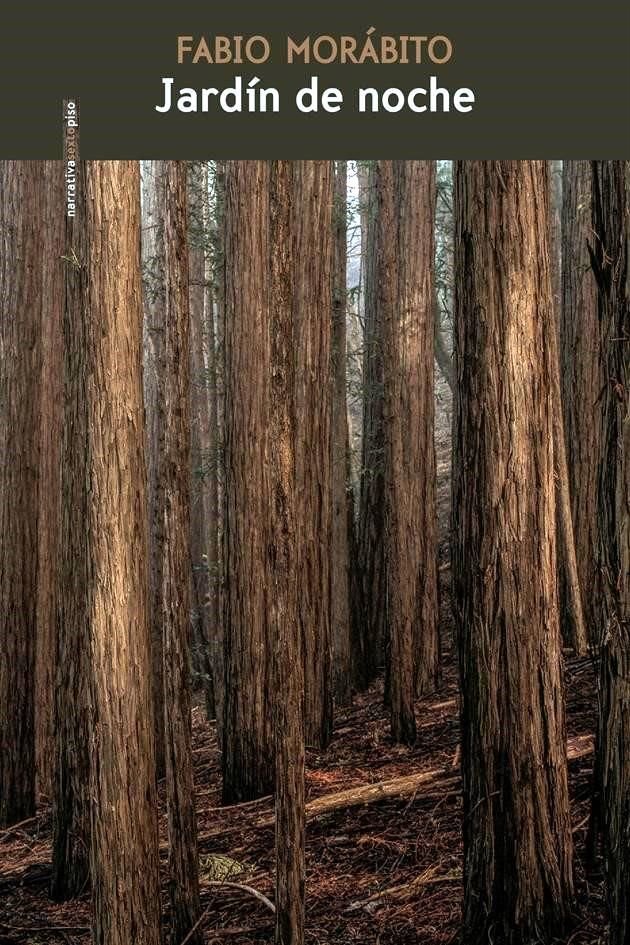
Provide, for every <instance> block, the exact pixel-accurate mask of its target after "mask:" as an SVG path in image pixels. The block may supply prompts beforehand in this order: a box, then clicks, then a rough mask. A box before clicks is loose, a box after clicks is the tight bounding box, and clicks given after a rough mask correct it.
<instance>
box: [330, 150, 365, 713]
mask: <svg viewBox="0 0 630 945" xmlns="http://www.w3.org/2000/svg"><path fill="white" fill-rule="evenodd" d="M347 173H348V168H347V162H346V161H337V162H336V166H335V177H334V206H333V248H334V267H333V304H332V318H333V325H332V367H333V398H332V506H333V510H332V565H331V593H332V605H331V621H332V638H333V649H334V670H335V673H334V675H335V696H336V699H337V703H338V704H339V705H346V704H348V703H349V702H350V700H351V697H352V680H353V673H354V668H353V665H352V660H353V657H356V656H357V653H356V652H353V648H354V644H355V639H354V634H353V632H352V631H353V626H352V619H353V616H352V614H351V611H350V594H351V583H350V582H351V579H352V575H351V568H352V567H353V563H352V562H351V561H350V550H351V546H352V529H353V514H352V509H350V508H349V505H350V502H349V490H348V471H349V470H348V464H349V456H348V453H349V442H348V405H347V401H346V303H347V288H346V279H347V258H346V257H347V247H346V240H347V222H346V216H347V191H348V184H347ZM359 655H360V654H359Z"/></svg>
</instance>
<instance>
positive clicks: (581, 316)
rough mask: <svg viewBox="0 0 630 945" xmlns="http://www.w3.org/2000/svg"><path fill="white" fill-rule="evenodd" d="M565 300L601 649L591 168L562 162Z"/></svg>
mask: <svg viewBox="0 0 630 945" xmlns="http://www.w3.org/2000/svg"><path fill="white" fill-rule="evenodd" d="M562 189H563V199H562V260H563V264H562V299H561V306H560V379H561V385H562V405H563V411H564V433H565V443H566V450H567V468H568V472H569V480H570V490H571V506H572V517H573V534H574V540H575V551H576V558H577V569H578V576H579V582H580V588H581V593H582V607H583V611H584V619H585V624H586V630H587V635H588V639H589V642H590V643H592V644H594V645H596V646H598V645H599V633H600V627H599V624H598V621H597V619H596V615H595V614H594V612H593V603H594V601H595V600H596V599H597V594H596V593H594V589H595V588H596V586H597V584H598V581H599V572H598V568H597V458H598V456H599V435H600V431H599V420H598V414H599V403H598V400H599V397H600V395H601V392H602V388H603V378H602V371H601V367H600V363H599V318H598V314H597V286H596V283H595V279H594V276H593V272H592V270H591V265H590V258H589V255H588V245H587V243H588V242H589V241H591V239H592V237H591V168H590V163H589V162H588V161H564V162H563V184H562Z"/></svg>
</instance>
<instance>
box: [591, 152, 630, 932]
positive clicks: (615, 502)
mask: <svg viewBox="0 0 630 945" xmlns="http://www.w3.org/2000/svg"><path fill="white" fill-rule="evenodd" d="M627 174H628V165H627V162H625V161H594V162H593V164H592V175H593V176H592V194H593V201H592V220H593V234H592V262H593V271H594V273H595V277H596V280H597V285H598V316H599V323H600V334H599V337H600V338H601V364H600V369H601V374H602V377H603V378H604V388H603V391H602V395H601V400H600V406H599V410H600V431H599V436H600V441H599V442H600V448H601V453H600V461H599V469H598V478H597V498H598V513H599V529H600V533H599V547H598V553H599V569H600V573H601V582H600V590H601V594H600V596H599V597H598V598H597V599H596V602H595V607H597V611H596V615H597V618H598V623H599V627H600V632H601V676H600V699H601V705H600V731H599V738H598V742H599V761H598V769H599V774H600V778H601V785H600V789H601V812H602V825H603V833H604V853H605V862H606V877H607V882H608V898H609V902H610V919H611V925H610V942H611V945H626V943H627V942H628V938H629V937H630V754H629V752H628V745H630V411H629V403H630V397H629V385H630V353H629V343H630V337H629V331H628V329H629V326H630V303H629V292H628V275H629V273H628V226H629V224H628V213H629V206H628V190H627V187H628V184H627Z"/></svg>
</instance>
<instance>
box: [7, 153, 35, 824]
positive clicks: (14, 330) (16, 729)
mask: <svg viewBox="0 0 630 945" xmlns="http://www.w3.org/2000/svg"><path fill="white" fill-rule="evenodd" d="M42 199H43V164H42V163H41V162H35V161H1V162H0V240H1V241H2V244H1V252H0V541H1V543H2V547H1V548H0V653H2V659H1V660H0V745H1V746H2V749H1V751H0V827H1V826H6V825H9V824H13V823H16V822H18V821H20V820H24V818H26V817H30V816H31V815H32V814H33V813H34V811H35V627H36V616H37V562H38V553H37V550H38V538H37V520H38V465H39V439H40V417H39V410H40V382H39V378H40V359H41V345H40V334H41V311H42V302H41V298H42V246H41V239H42V236H41V208H42Z"/></svg>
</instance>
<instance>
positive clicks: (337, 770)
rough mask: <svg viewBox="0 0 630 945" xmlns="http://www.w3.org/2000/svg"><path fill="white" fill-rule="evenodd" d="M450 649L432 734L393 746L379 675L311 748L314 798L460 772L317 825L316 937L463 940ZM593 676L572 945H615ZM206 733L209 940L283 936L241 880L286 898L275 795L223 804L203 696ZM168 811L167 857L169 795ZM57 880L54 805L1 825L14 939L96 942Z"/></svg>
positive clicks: (581, 764)
mask: <svg viewBox="0 0 630 945" xmlns="http://www.w3.org/2000/svg"><path fill="white" fill-rule="evenodd" d="M443 574H444V572H443ZM445 629H446V628H445ZM445 642H447V643H448V639H447V640H446V641H445ZM445 655H446V657H447V660H446V668H445V673H444V679H443V686H442V689H441V691H440V692H439V694H437V695H436V696H434V697H432V698H427V699H425V700H422V701H420V702H419V703H418V706H417V721H418V731H419V740H418V744H417V745H416V746H415V747H414V748H413V749H407V748H402V747H397V746H393V745H392V744H391V742H390V740H389V736H388V723H387V718H386V713H385V711H384V709H383V706H382V686H381V685H377V686H376V687H374V688H373V689H372V690H371V691H370V692H368V693H367V694H365V695H362V696H359V697H357V698H356V699H355V703H354V705H353V706H352V708H350V709H348V710H344V711H341V712H340V713H339V714H338V721H337V727H336V733H335V736H334V739H333V742H332V745H331V747H330V749H329V750H328V751H327V752H326V753H319V752H315V751H308V756H307V763H308V775H307V800H311V799H313V798H316V797H319V796H321V795H325V794H331V793H333V792H336V791H340V790H342V789H345V788H349V787H355V786H359V785H363V784H367V783H373V782H379V781H384V780H387V779H390V778H394V777H400V776H403V775H407V774H414V773H417V772H420V771H427V772H429V771H433V770H434V769H436V770H437V769H440V770H441V769H447V771H446V774H444V773H442V774H440V775H439V776H436V777H435V778H431V779H430V780H429V781H427V782H426V783H425V784H423V785H422V786H421V787H420V788H418V790H417V792H416V794H415V795H412V796H407V797H404V798H392V799H387V800H383V801H381V802H379V803H371V804H369V805H365V806H362V807H355V808H352V809H345V808H341V809H339V810H337V811H334V812H332V813H329V814H326V815H325V816H322V817H320V818H318V819H316V820H314V821H313V822H312V823H310V824H309V827H308V847H307V867H308V879H307V883H308V885H307V901H308V909H307V928H308V932H307V942H308V943H309V945H350V943H361V945H442V943H444V945H446V943H448V942H454V941H456V936H457V932H458V923H459V916H460V901H461V860H462V851H461V836H460V834H461V829H460V821H461V794H460V783H459V771H458V765H457V744H458V720H457V693H456V683H455V674H454V668H453V661H452V658H451V653H450V650H447V652H446V654H445ZM592 679H593V673H592V668H591V665H590V663H589V661H588V660H581V661H577V660H569V661H568V663H567V669H566V681H567V697H568V734H569V757H570V758H572V760H570V761H569V771H570V785H571V801H572V819H573V825H574V839H575V845H576V874H577V889H578V897H579V912H578V915H577V917H576V926H575V928H574V929H573V931H572V934H571V936H570V937H569V938H567V939H566V940H565V941H564V943H563V945H595V943H603V942H604V919H603V900H602V887H601V881H599V878H596V879H595V880H594V879H593V878H591V879H589V880H588V881H587V879H586V876H585V872H584V866H583V861H584V842H585V836H586V829H587V816H588V809H589V800H588V798H589V782H590V773H591V763H592V750H591V746H592V739H591V736H592V733H593V728H594V719H595V715H594V711H593V707H594V703H595V694H594V687H593V682H592ZM194 743H195V767H196V786H197V809H198V816H199V853H200V861H201V890H202V893H201V895H202V903H203V908H204V910H206V912H205V916H204V919H203V929H204V933H205V941H206V943H208V945H215V943H216V945H219V943H225V942H232V943H239V945H250V943H259V942H270V941H272V937H273V936H272V933H273V917H272V915H271V913H270V911H269V909H268V907H267V906H266V905H265V904H264V903H263V902H261V901H260V900H258V899H257V898H255V897H254V896H253V895H252V894H251V893H250V892H248V891H246V890H244V889H242V888H240V887H242V886H250V887H252V888H253V889H255V890H256V891H258V892H260V893H262V894H264V895H265V896H267V897H270V898H273V827H272V826H269V825H267V826H260V825H259V823H260V822H261V821H263V822H264V821H265V819H266V818H267V817H268V816H269V815H270V814H271V811H272V801H271V799H270V798H267V799H262V800H260V801H258V802H255V803H252V804H249V805H241V806H236V807H231V808H221V807H220V791H219V782H220V775H219V758H218V751H217V745H216V739H215V734H214V729H213V726H212V725H210V724H209V723H208V722H207V721H206V720H205V718H204V716H203V710H202V708H201V706H198V707H196V708H195V712H194ZM160 811H161V817H160V829H161V837H162V845H163V849H162V853H163V862H164V865H165V856H166V848H165V840H166V820H165V816H164V798H163V797H161V806H160ZM49 879H50V811H49V808H48V807H47V806H42V808H41V810H40V812H39V814H38V816H37V817H36V818H35V819H34V820H32V821H30V822H28V823H25V824H23V825H21V826H20V825H18V826H17V827H15V828H13V829H12V830H9V831H5V832H4V833H3V834H0V945H40V943H41V945H43V943H48V942H51V943H52V942H56V941H58V942H61V943H67V945H70V943H72V945H79V943H81V945H83V943H88V942H89V940H90V937H89V930H88V925H89V895H88V894H87V893H86V894H85V896H83V897H82V898H81V899H80V900H79V901H76V902H72V903H67V904H64V905H56V904H54V903H51V902H50V900H49V899H48V895H47V892H48V884H49ZM229 883H235V884H238V887H237V886H231V885H228V884H229ZM166 908H167V893H166V888H164V909H165V911H166ZM130 945H132V943H130Z"/></svg>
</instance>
